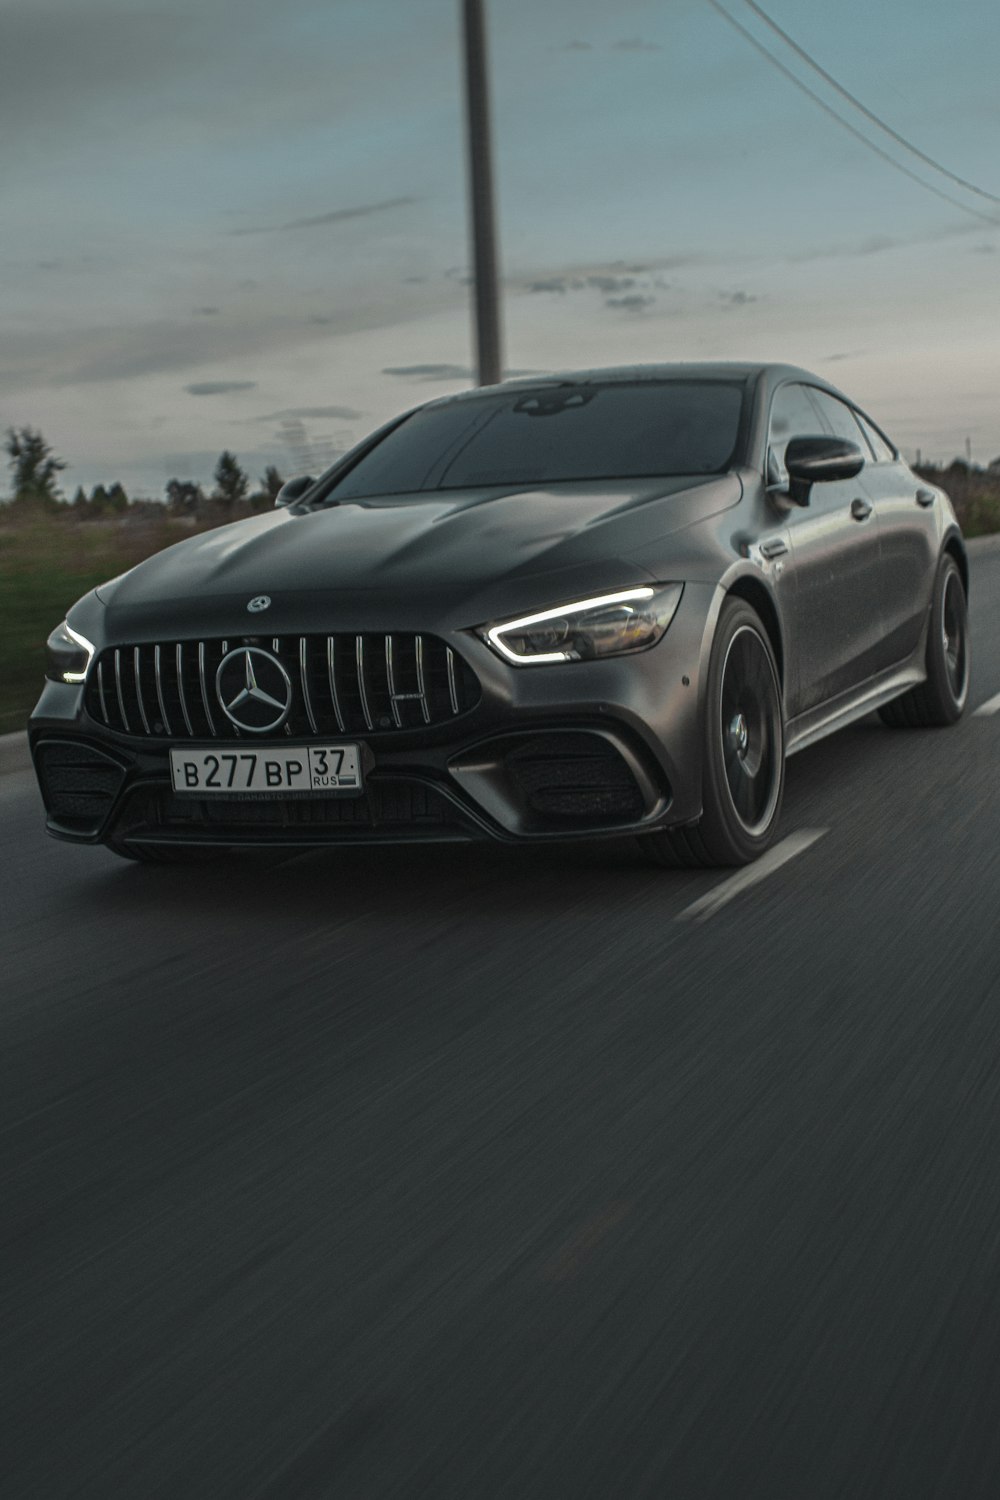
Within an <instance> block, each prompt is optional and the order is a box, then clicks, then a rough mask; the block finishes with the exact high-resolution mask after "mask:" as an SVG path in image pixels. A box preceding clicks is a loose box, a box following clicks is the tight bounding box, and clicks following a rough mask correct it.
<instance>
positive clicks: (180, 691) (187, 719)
mask: <svg viewBox="0 0 1000 1500" xmlns="http://www.w3.org/2000/svg"><path fill="white" fill-rule="evenodd" d="M175 661H176V664H177V696H178V698H179V699H180V702H181V713H182V714H183V716H184V727H185V729H186V730H187V732H188V734H189V736H192V737H193V735H194V730H193V729H192V728H191V715H190V714H189V713H188V706H187V698H186V696H185V694H184V646H183V643H182V642H181V641H178V642H177V651H176V655H175Z"/></svg>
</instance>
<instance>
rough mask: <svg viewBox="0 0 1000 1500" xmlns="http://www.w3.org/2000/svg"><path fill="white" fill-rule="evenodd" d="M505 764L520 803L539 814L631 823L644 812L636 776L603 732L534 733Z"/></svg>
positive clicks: (511, 753) (569, 818)
mask: <svg viewBox="0 0 1000 1500" xmlns="http://www.w3.org/2000/svg"><path fill="white" fill-rule="evenodd" d="M504 766H505V767H506V770H507V774H508V775H509V777H510V778H511V780H512V781H513V783H514V785H515V786H516V787H517V789H518V791H519V793H520V796H521V798H522V800H523V802H524V805H525V806H526V807H527V808H528V809H529V810H530V812H532V813H535V814H537V815H539V816H541V817H543V818H548V819H557V820H571V819H574V818H575V819H578V820H585V821H587V822H604V821H608V822H631V821H634V820H635V819H637V818H640V817H641V816H642V814H643V811H644V805H643V798H642V792H641V791H640V789H639V786H638V784H637V782H636V780H635V777H634V776H633V775H632V772H631V771H630V770H629V767H628V765H627V763H626V762H625V760H624V759H623V758H622V756H621V755H620V754H619V752H618V751H617V750H616V749H615V747H614V745H612V744H611V743H610V741H609V740H606V739H605V738H604V737H603V736H602V735H598V734H588V733H583V732H576V733H572V734H537V735H532V736H531V737H530V738H529V739H526V740H524V741H522V742H521V744H520V745H519V746H518V747H517V748H516V749H513V750H510V751H508V753H507V754H506V755H505V757H504Z"/></svg>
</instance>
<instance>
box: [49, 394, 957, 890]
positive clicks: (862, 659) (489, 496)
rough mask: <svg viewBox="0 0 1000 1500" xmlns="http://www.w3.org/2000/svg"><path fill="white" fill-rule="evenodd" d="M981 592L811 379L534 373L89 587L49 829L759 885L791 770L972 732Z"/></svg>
mask: <svg viewBox="0 0 1000 1500" xmlns="http://www.w3.org/2000/svg"><path fill="white" fill-rule="evenodd" d="M967 594H968V568H967V564H966V555H965V548H964V545H963V542H962V536H961V532H960V530H959V527H958V524H957V522H956V519H955V514H954V511H953V510H952V507H951V504H950V502H949V500H948V498H947V496H946V495H945V494H944V493H943V492H942V491H941V490H938V489H932V488H930V487H929V486H928V485H926V484H925V483H924V482H923V480H921V479H920V478H918V477H917V476H916V475H915V474H914V473H913V472H912V471H911V470H910V469H909V468H907V466H906V464H905V463H904V462H903V461H902V459H901V458H900V456H899V453H898V452H897V450H896V449H895V447H894V446H893V445H892V443H891V442H890V441H889V439H888V438H887V437H885V436H884V434H883V433H882V432H881V430H880V429H879V428H878V427H876V426H875V424H874V423H873V422H872V421H871V420H870V419H869V418H868V417H867V416H866V415H865V414H864V413H863V412H861V411H859V410H858V408H857V407H856V406H854V405H853V404H852V403H851V402H850V401H849V400H848V399H847V398H846V397H844V396H843V395H842V394H841V393H840V392H839V391H837V390H835V389H834V388H833V387H832V386H829V385H827V384H826V383H825V382H824V381H822V380H820V379H817V378H816V377H815V376H813V375H809V374H807V373H806V372H805V371H804V370H799V369H795V368H793V367H790V366H784V365H739V364H718V365H660V366H645V367H641V368H635V369H613V370H597V371H587V372H576V373H568V374H564V375H557V376H552V377H549V378H545V379H530V380H523V381H511V382H509V383H506V384H504V385H500V386H493V387H489V388H486V389H481V390H475V391H469V392H466V393H464V394H462V395H459V396H453V397H448V398H445V399H444V400H438V401H432V402H430V403H428V404H427V405H425V406H421V407H419V408H417V409H416V410H415V411H412V412H408V413H407V414H406V415H404V416H402V417H400V418H399V419H397V420H396V421H394V422H392V423H390V424H388V425H387V426H385V427H383V428H382V429H380V430H379V431H378V432H376V433H375V434H374V435H373V436H372V437H371V438H369V439H368V440H367V441H366V442H363V443H362V444H360V445H359V446H358V447H356V448H355V449H354V450H353V451H352V452H351V453H349V454H347V456H346V457H344V458H342V459H341V460H340V461H339V462H338V463H337V464H335V465H334V467H333V468H331V469H330V470H329V471H328V472H327V473H325V474H324V475H322V477H320V478H319V479H313V478H301V479H297V480H292V481H290V482H289V483H288V484H286V486H285V488H284V489H283V490H282V492H281V494H280V495H279V497H278V503H277V508H276V509H275V511H274V512H273V513H271V514H268V515H264V516H257V517H254V518H252V519H250V520H246V521H240V522H236V523H234V524H232V525H229V526H225V527H222V528H220V529H219V530H216V531H211V532H207V533H205V534H202V535H199V536H195V537H192V538H190V539H189V540H187V541H183V542H180V543H178V544H177V545H176V546H173V547H170V548H168V549H167V550H166V551H165V552H162V553H160V554H158V555H157V556H155V557H152V558H150V559H149V560H148V561H147V562H144V563H142V564H140V565H139V566H138V567H136V568H133V569H132V571H131V572H129V573H126V574H124V575H123V576H122V577H121V578H117V579H115V580H113V581H112V582H111V583H108V584H104V585H102V586H101V587H100V588H97V589H95V590H94V591H93V592H92V593H90V594H88V595H86V597H85V598H83V599H81V600H80V601H79V602H78V603H77V604H75V605H74V606H73V608H72V609H71V610H70V613H69V616H68V618H67V620H66V621H65V622H64V623H63V624H62V625H60V626H59V627H58V628H57V629H56V630H55V631H54V632H53V634H52V636H51V637H50V639H49V643H48V648H49V670H48V677H49V681H48V682H47V683H46V685H45V690H44V692H43V693H42V696H41V699H40V701H39V703H38V705H37V707H36V709H35V712H34V714H33V715H32V718H31V724H30V740H31V748H32V753H33V756H34V761H35V766H36V769H37V772H38V777H39V781H40V783H41V788H42V794H43V797H44V799H45V806H46V809H47V813H48V829H49V831H50V832H51V833H53V834H55V835H56V836H57V837H59V838H65V839H73V840H76V841H78V842H84V843H104V844H107V845H108V846H109V847H110V848H111V849H113V850H115V851H116V852H117V853H119V854H122V855H126V856H128V857H130V858H133V859H144V860H166V859H178V858H183V857H196V856H200V855H203V854H205V853H206V852H210V851H212V850H218V849H219V848H220V847H221V848H227V847H235V846H246V845H256V846H262V845H310V844H328V843H355V842H359V841H389V842H391V841H400V840H406V841H408V840H419V839H439V840H440V839H475V838H483V837H485V838H494V839H500V840H520V841H525V842H526V841H542V840H546V839H557V838H560V839H565V838H567V837H583V836H586V837H593V836H594V835H609V834H614V835H621V834H623V833H632V834H641V835H642V836H643V844H644V846H645V847H646V849H647V850H648V851H649V852H650V853H651V854H652V855H653V856H654V857H655V858H657V859H660V860H662V861H664V862H669V863H686V864H710V865H711V864H718V865H727V864H740V863H744V862H746V861H748V860H751V859H753V858H754V857H755V856H756V855H758V854H760V853H761V852H762V851H763V850H764V849H765V848H767V846H768V844H769V843H770V842H771V840H772V839H773V838H774V836H775V831H776V828H777V825H778V820H779V815H780V811H781V800H782V790H783V785H784V762H785V757H786V755H788V754H790V753H791V752H792V751H794V750H799V749H801V748H802V747H803V746H804V745H808V744H811V743H812V742H813V741H815V740H818V739H820V738H822V737H823V736H824V735H827V734H830V733H832V732H833V731H834V730H835V729H839V728H841V727H842V726H843V725H845V724H848V723H850V722H851V721H852V720H853V719H856V718H858V717H859V716H860V715H862V714H865V713H867V712H869V711H870V710H872V709H878V710H879V711H880V713H881V715H882V717H883V718H884V719H885V721H886V722H887V723H889V724H892V725H937V724H950V723H952V722H953V721H954V720H956V719H957V718H958V717H959V715H960V714H961V712H962V709H963V707H964V704H965V699H966V693H967V686H968V674H969V648H968V641H967V631H966V598H967Z"/></svg>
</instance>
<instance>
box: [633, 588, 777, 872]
mask: <svg viewBox="0 0 1000 1500" xmlns="http://www.w3.org/2000/svg"><path fill="white" fill-rule="evenodd" d="M705 699H706V702H705V721H704V727H703V731H702V815H701V820H700V821H699V822H698V823H697V824H696V825H695V826H694V827H693V828H681V829H677V830H676V831H672V832H667V833H658V834H652V835H650V836H649V837H648V838H646V839H643V840H642V843H643V846H644V847H645V848H646V849H647V852H648V853H649V854H650V855H651V856H652V857H653V858H654V859H656V860H657V861H658V862H660V863H662V864H669V865H687V866H691V865H701V866H705V865H745V864H749V863H750V861H751V860H754V859H757V858H758V856H759V855H761V854H763V853H764V850H765V849H767V848H768V847H769V845H770V844H771V843H773V841H774V835H775V831H776V829H777V826H778V820H779V818H780V816H781V802H782V798H783V796H784V790H785V727H784V716H783V713H782V703H781V685H780V683H779V680H778V668H777V665H776V663H775V659H774V652H773V650H772V648H771V643H770V641H769V639H768V636H767V631H766V630H765V629H764V626H763V624H762V623H761V620H760V616H759V615H758V614H757V613H756V611H755V610H753V609H751V607H750V605H749V604H747V603H745V602H744V601H743V600H742V599H734V598H729V599H727V600H726V601H725V603H724V604H723V606H722V611H721V613H720V615H719V623H718V627H717V629H716V632H715V640H714V642H713V645H712V655H711V659H710V661H709V668H708V681H707V684H706V692H705Z"/></svg>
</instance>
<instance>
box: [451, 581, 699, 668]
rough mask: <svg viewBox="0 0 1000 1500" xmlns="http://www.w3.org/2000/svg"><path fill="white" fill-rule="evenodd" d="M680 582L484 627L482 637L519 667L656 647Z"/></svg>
mask: <svg viewBox="0 0 1000 1500" xmlns="http://www.w3.org/2000/svg"><path fill="white" fill-rule="evenodd" d="M683 592H684V585H683V584H682V583H666V584H660V585H659V587H656V588H638V589H625V590H623V592H622V593H620V594H602V595H601V596H600V597H599V598H597V599H581V600H579V601H578V602H577V603H575V604H563V605H560V606H559V608H558V609H546V610H542V611H541V612H540V613H539V614H537V615H523V616H522V617H521V618H520V619H518V620H502V621H501V622H500V623H499V624H498V625H483V626H481V627H480V630H479V634H480V635H481V636H482V638H483V640H485V641H488V642H489V644H490V645H491V646H492V647H493V648H494V650H496V651H499V653H500V655H501V656H503V657H505V658H506V659H507V661H511V662H516V664H517V665H518V666H519V667H535V666H543V665H544V664H545V663H546V662H556V661H594V660H595V659H596V658H597V657H601V656H621V655H623V654H624V653H625V652H626V651H644V650H645V649H646V647H647V646H655V645H656V642H657V641H658V640H659V639H660V637H661V636H662V635H663V632H664V631H665V630H666V628H667V626H668V625H669V624H670V621H671V620H672V619H673V617H674V614H675V613H676V610H677V606H678V604H679V603H680V602H681V594H682V593H683Z"/></svg>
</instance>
